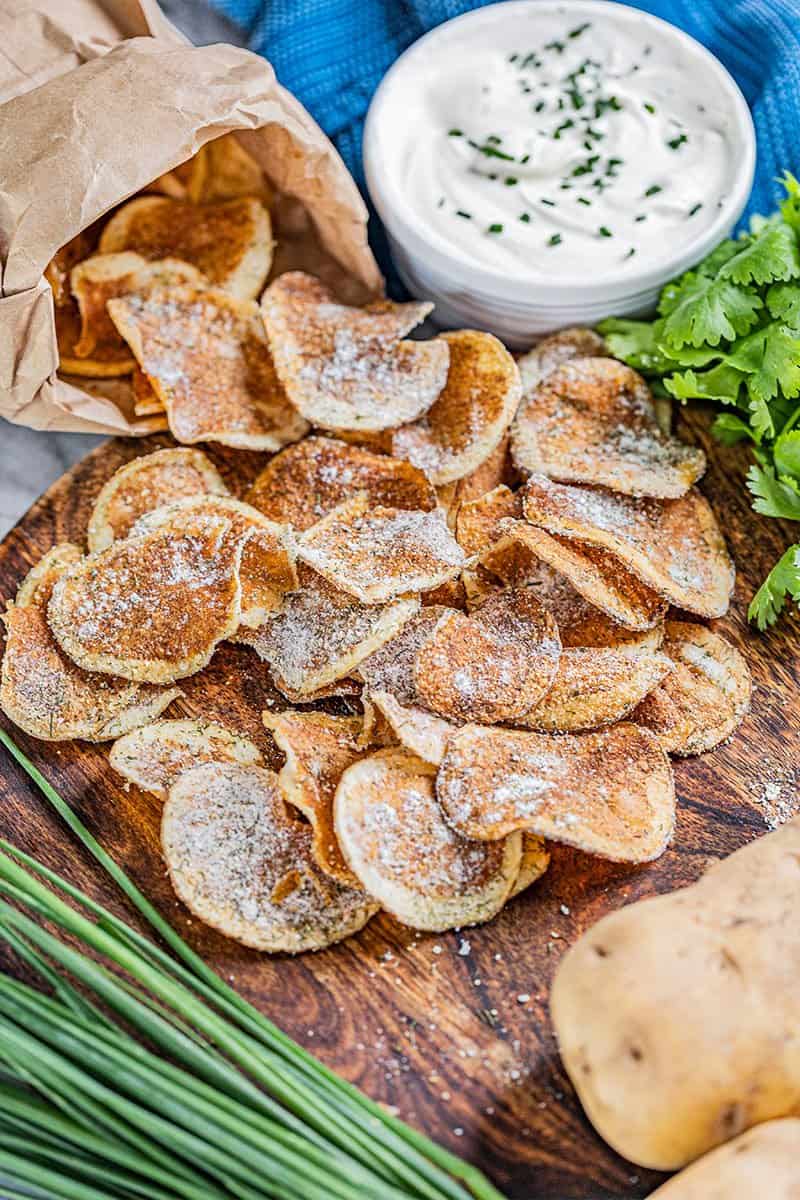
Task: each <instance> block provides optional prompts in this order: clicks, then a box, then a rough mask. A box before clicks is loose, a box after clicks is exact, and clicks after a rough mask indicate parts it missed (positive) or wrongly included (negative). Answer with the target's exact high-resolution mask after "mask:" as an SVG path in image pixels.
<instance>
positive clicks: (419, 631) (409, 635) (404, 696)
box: [358, 604, 450, 704]
mask: <svg viewBox="0 0 800 1200" xmlns="http://www.w3.org/2000/svg"><path fill="white" fill-rule="evenodd" d="M449 612H450V609H448V608H446V607H445V606H444V605H441V604H432V605H430V606H429V607H427V608H420V609H419V611H418V612H415V613H414V614H413V616H411V617H410V618H409V619H408V620H407V621H406V622H405V624H404V625H403V627H402V629H400V630H399V631H398V632H397V633H396V634H395V635H394V637H393V638H391V639H390V640H389V641H388V642H384V644H383V645H382V646H380V647H379V648H378V649H377V650H375V651H374V652H373V653H372V654H370V655H369V657H368V658H365V659H364V661H363V662H362V663H360V665H359V668H358V674H359V676H360V678H361V679H363V680H364V683H365V684H366V685H367V687H368V689H369V690H370V691H371V692H391V693H392V695H393V696H394V697H395V698H396V699H397V700H399V701H400V703H401V704H416V703H418V701H419V697H418V696H417V688H416V684H415V683H414V663H415V662H416V659H417V655H418V653H419V651H420V650H421V649H422V647H423V646H424V644H425V642H427V640H428V638H429V637H430V636H431V635H432V633H433V632H434V630H435V629H436V628H437V626H438V625H439V623H440V622H441V620H442V618H443V617H446V616H448V614H449Z"/></svg>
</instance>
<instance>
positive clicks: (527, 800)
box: [436, 722, 675, 863]
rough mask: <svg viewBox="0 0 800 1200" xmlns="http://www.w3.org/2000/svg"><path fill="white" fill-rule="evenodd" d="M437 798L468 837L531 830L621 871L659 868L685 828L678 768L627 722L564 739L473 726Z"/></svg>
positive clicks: (454, 743)
mask: <svg viewBox="0 0 800 1200" xmlns="http://www.w3.org/2000/svg"><path fill="white" fill-rule="evenodd" d="M436 795H437V797H438V799H439V803H440V804H441V805H442V809H443V811H444V815H445V817H446V818H447V821H448V822H449V824H450V825H451V826H452V827H453V829H455V830H456V831H457V832H458V833H460V834H462V836H464V837H471V838H479V839H488V840H495V839H497V838H503V837H506V836H507V835H508V834H509V833H510V832H512V831H513V830H515V829H525V830H527V831H528V832H529V833H535V834H538V835H539V836H540V837H544V838H547V840H548V841H552V842H563V843H565V844H566V845H568V846H575V847H577V849H579V850H585V851H586V852H587V853H589V854H596V855H599V857H601V858H610V859H612V860H613V861H614V862H633V863H638V862H651V861H652V860H653V859H654V858H658V856H659V855H660V854H662V853H663V852H664V850H665V849H666V847H667V844H668V843H669V840H670V838H671V837H672V831H673V827H674V823H675V787H674V783H673V778H672V768H671V766H670V763H669V759H668V758H667V756H666V754H665V753H664V751H663V750H662V749H661V747H660V746H659V744H658V742H657V741H656V739H655V738H654V737H653V736H652V735H651V734H649V733H647V731H646V730H643V729H639V728H638V726H636V725H631V724H629V723H625V722H623V723H621V724H619V725H614V726H613V727H612V728H611V729H602V730H600V731H598V732H597V733H582V734H570V733H564V734H559V735H553V734H547V733H529V732H527V731H520V730H514V729H497V728H491V727H490V728H487V727H485V726H481V725H465V726H464V728H463V729H461V730H459V732H458V733H456V734H454V735H453V737H451V738H450V739H449V741H448V743H447V747H446V749H445V755H444V759H443V760H442V764H441V766H440V767H439V772H438V775H437V777H436Z"/></svg>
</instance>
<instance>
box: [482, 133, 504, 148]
mask: <svg viewBox="0 0 800 1200" xmlns="http://www.w3.org/2000/svg"><path fill="white" fill-rule="evenodd" d="M502 140H503V139H502V138H501V137H498V136H497V134H496V133H490V134H489V136H488V137H487V139H486V141H487V143H488V144H489V145H490V146H499V145H500V143H501V142H502Z"/></svg>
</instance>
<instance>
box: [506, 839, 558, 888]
mask: <svg viewBox="0 0 800 1200" xmlns="http://www.w3.org/2000/svg"><path fill="white" fill-rule="evenodd" d="M549 866H550V851H549V850H548V849H547V845H546V844H545V840H544V838H540V837H537V836H536V834H534V833H523V835H522V861H521V862H520V864H519V875H517V881H516V883H515V884H514V886H513V888H512V889H511V895H510V896H509V900H512V899H513V898H514V896H518V895H519V894H520V892H524V891H525V889H526V888H529V887H530V886H531V885H532V884H534V883H536V880H537V879H541V877H542V876H543V875H544V873H545V871H546V870H547V868H548V867H549Z"/></svg>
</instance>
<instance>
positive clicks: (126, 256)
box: [70, 251, 205, 360]
mask: <svg viewBox="0 0 800 1200" xmlns="http://www.w3.org/2000/svg"><path fill="white" fill-rule="evenodd" d="M204 282H205V279H204V277H203V275H202V274H201V273H200V272H199V271H198V270H197V268H196V267H191V266H189V264H188V263H185V262H181V261H180V260H179V259H177V258H164V259H160V260H159V261H157V262H148V261H147V259H146V258H142V256H141V255H140V254H133V253H131V252H130V251H126V252H125V253H122V254H95V255H94V256H93V257H92V258H87V259H85V260H84V261H83V262H81V263H78V265H77V266H76V267H73V268H72V274H71V275H70V284H71V287H72V294H73V296H74V297H75V299H76V301H77V303H78V310H79V312H80V315H81V336H80V338H79V339H78V341H77V342H76V343H75V354H76V356H77V357H78V358H91V357H93V356H94V355H95V354H96V353H97V352H98V351H100V352H101V353H110V352H111V351H112V350H116V351H117V352H118V354H119V356H120V357H121V358H124V359H125V360H129V359H130V357H131V352H130V348H129V347H128V346H127V345H126V344H125V342H124V341H123V340H122V338H121V337H120V335H119V333H118V331H117V327H116V325H115V324H114V322H113V321H112V320H111V317H110V316H109V315H108V311H107V309H106V304H107V303H108V301H109V300H116V299H117V298H118V297H120V296H127V295H130V293H132V292H137V293H144V292H148V291H150V290H151V289H152V288H155V287H180V286H181V285H182V284H187V285H191V286H194V287H200V288H202V286H203V284H204Z"/></svg>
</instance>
